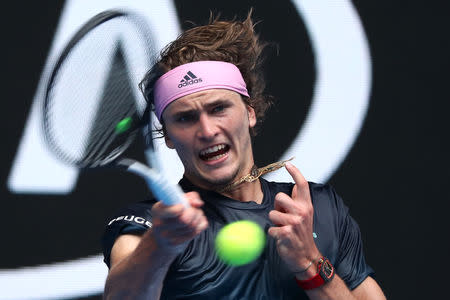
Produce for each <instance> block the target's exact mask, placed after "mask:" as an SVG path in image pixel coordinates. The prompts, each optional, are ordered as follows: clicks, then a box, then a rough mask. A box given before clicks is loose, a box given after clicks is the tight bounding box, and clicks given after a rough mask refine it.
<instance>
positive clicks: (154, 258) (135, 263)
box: [103, 230, 176, 300]
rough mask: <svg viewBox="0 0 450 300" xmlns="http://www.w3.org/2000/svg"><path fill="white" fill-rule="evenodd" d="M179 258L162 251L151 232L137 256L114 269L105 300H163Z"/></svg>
mask: <svg viewBox="0 0 450 300" xmlns="http://www.w3.org/2000/svg"><path fill="white" fill-rule="evenodd" d="M175 256H176V254H173V253H167V251H161V250H160V249H158V245H157V243H156V240H155V239H154V238H153V236H152V232H151V230H149V231H148V232H147V233H146V234H145V235H144V236H143V238H142V240H141V242H140V243H139V245H138V246H137V247H136V249H135V250H134V251H133V253H132V254H131V255H129V256H128V257H126V258H125V259H123V260H122V261H120V263H118V264H117V265H115V266H114V267H112V268H111V270H110V272H109V274H108V277H107V280H106V284H105V291H104V296H103V297H104V299H108V300H109V299H159V298H160V295H161V290H162V286H163V281H164V278H165V276H166V274H167V271H168V269H169V266H170V264H171V262H172V261H173V260H174V258H175Z"/></svg>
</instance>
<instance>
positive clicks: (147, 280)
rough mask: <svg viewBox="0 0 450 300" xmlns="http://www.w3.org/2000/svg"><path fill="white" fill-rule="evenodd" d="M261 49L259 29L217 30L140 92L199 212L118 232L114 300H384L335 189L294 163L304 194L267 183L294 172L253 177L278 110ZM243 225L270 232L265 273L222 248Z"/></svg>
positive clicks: (185, 38) (246, 25) (110, 237)
mask: <svg viewBox="0 0 450 300" xmlns="http://www.w3.org/2000/svg"><path fill="white" fill-rule="evenodd" d="M262 49H263V45H262V43H261V42H259V41H258V38H257V36H256V35H255V33H254V31H253V23H252V21H251V19H250V17H248V18H247V19H246V20H245V21H243V22H239V21H233V22H225V21H217V20H215V21H213V22H211V24H209V25H207V26H200V27H196V28H193V29H191V30H188V31H186V32H185V33H183V34H182V35H181V36H180V37H179V38H178V39H177V40H175V41H174V42H172V43H171V44H170V45H169V46H168V47H167V48H166V49H165V50H164V51H163V53H162V55H161V59H160V61H159V63H158V64H157V65H156V66H155V67H154V68H153V69H152V70H151V71H150V72H149V74H148V75H147V76H146V78H145V79H144V81H143V82H142V85H141V87H142V89H143V92H144V94H145V96H146V98H147V99H148V100H149V102H150V103H151V105H153V106H154V110H155V113H156V116H157V117H158V118H159V120H160V122H161V124H162V125H163V128H162V132H163V135H164V138H165V142H166V144H167V146H168V147H169V148H173V149H175V150H176V151H177V153H178V155H179V157H180V159H181V161H182V163H183V165H184V168H185V172H184V177H183V179H182V180H181V181H180V185H181V186H182V188H183V189H184V190H185V192H186V194H185V196H186V199H187V200H188V201H189V203H190V205H191V207H189V208H186V207H184V206H183V205H181V204H180V205H174V206H165V205H164V204H162V203H161V202H157V201H155V200H151V201H144V202H140V203H137V204H133V205H130V206H129V207H127V208H126V209H124V210H123V211H121V212H120V213H119V214H118V215H117V216H116V217H115V218H113V219H112V220H111V221H110V222H109V224H108V226H107V229H106V233H105V237H104V254H105V262H106V264H107V265H108V267H109V268H110V271H109V275H108V278H107V282H106V287H105V293H104V296H105V298H106V299H308V298H309V299H345V300H349V299H385V297H384V295H383V292H382V291H381V289H380V287H379V286H378V284H377V283H376V282H375V281H374V279H372V276H373V270H372V269H371V268H370V267H369V266H368V265H367V264H366V262H365V259H364V254H363V249H362V242H361V237H360V232H359V228H358V225H357V224H356V223H355V221H354V220H353V219H352V218H351V217H350V216H349V214H348V209H347V207H346V206H345V205H344V204H343V202H342V200H341V198H340V197H339V196H338V195H337V194H336V193H335V192H334V190H333V189H332V188H331V187H329V186H328V185H322V184H315V183H308V182H307V181H306V180H305V179H304V178H303V176H302V174H301V173H300V171H299V170H298V169H297V168H296V167H294V166H293V165H292V164H289V163H286V165H285V167H286V169H287V171H288V172H289V173H290V174H291V176H292V178H293V180H294V181H295V185H294V184H291V183H275V182H268V181H266V180H264V179H262V178H261V177H259V176H260V175H262V174H264V173H267V172H269V171H271V170H273V169H276V168H278V167H280V166H283V165H284V163H283V162H281V163H275V164H274V165H271V166H268V167H263V168H259V169H258V168H256V167H255V166H254V160H253V152H252V143H251V139H252V135H253V134H254V133H255V129H256V127H257V125H258V124H259V123H260V122H261V120H262V117H263V116H264V113H265V111H266V109H267V107H268V106H269V105H268V103H269V101H268V98H267V97H266V96H265V95H264V94H263V90H264V80H263V78H262V75H261V74H262V72H261V70H260V54H261V51H262ZM243 219H245V220H252V221H254V222H256V223H258V224H259V225H260V226H261V227H262V228H264V230H265V231H266V232H267V234H268V240H267V244H266V247H265V248H264V251H263V253H262V255H261V256H260V257H259V258H258V259H256V260H255V261H253V262H251V263H249V264H247V265H244V266H240V267H232V266H228V265H226V264H224V263H223V262H221V261H220V260H219V259H218V258H217V256H216V255H215V250H214V239H215V237H216V235H217V233H218V231H219V230H220V229H221V228H222V227H223V226H224V225H226V224H229V223H231V222H234V221H237V220H243Z"/></svg>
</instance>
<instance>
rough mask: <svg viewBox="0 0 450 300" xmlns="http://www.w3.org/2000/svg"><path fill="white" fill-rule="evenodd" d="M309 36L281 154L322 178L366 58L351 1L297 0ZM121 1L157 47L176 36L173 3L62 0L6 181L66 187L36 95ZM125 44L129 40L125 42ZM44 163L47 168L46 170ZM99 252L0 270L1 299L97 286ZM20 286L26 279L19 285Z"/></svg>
mask: <svg viewBox="0 0 450 300" xmlns="http://www.w3.org/2000/svg"><path fill="white" fill-rule="evenodd" d="M294 4H295V5H296V7H297V10H298V12H299V14H300V15H301V16H302V18H303V20H304V22H305V24H306V27H307V30H308V32H309V35H310V39H311V41H312V46H313V50H314V55H315V58H316V62H317V65H316V73H317V81H316V86H315V87H314V95H313V99H312V105H311V110H310V111H309V112H308V116H307V119H306V122H305V124H304V125H303V127H302V129H301V131H300V132H299V134H298V136H297V137H296V139H295V140H294V141H293V143H292V145H291V146H290V147H289V149H288V150H287V151H286V152H285V154H284V155H283V157H284V158H287V157H290V156H295V157H296V159H295V161H294V164H296V165H298V166H299V167H300V168H301V170H302V172H303V173H304V175H305V176H306V177H307V178H308V179H309V180H312V181H318V182H323V181H326V180H327V179H328V178H329V176H330V175H332V174H333V172H334V171H335V170H336V168H337V167H338V166H339V164H340V163H341V162H342V161H343V159H344V158H345V156H346V155H347V153H348V151H349V149H350V148H351V146H352V145H353V142H354V141H355V139H356V137H357V136H358V134H359V131H360V128H361V125H362V123H363V120H364V117H365V114H366V111H367V107H368V101H369V93H370V86H371V66H370V55H369V51H368V46H367V40H366V38H365V35H364V31H363V28H362V25H361V22H360V20H359V18H358V15H357V12H356V11H355V9H354V7H353V6H352V4H351V1H344V2H340V3H334V1H330V0H328V1H314V0H308V1H299V0H297V1H294ZM116 7H126V8H127V9H131V10H135V11H137V12H139V13H140V14H142V15H144V16H147V17H148V22H149V25H150V27H151V29H152V32H154V33H155V34H156V36H155V37H154V40H155V42H156V47H157V48H161V47H162V46H164V45H165V44H167V43H168V42H170V41H171V40H173V39H174V38H175V37H176V35H177V33H178V31H179V27H178V23H177V16H176V12H175V9H174V7H173V4H172V3H171V2H169V1H168V2H166V1H156V2H154V3H152V5H149V4H148V2H147V1H136V0H135V1H120V0H115V1H113V0H108V1H107V0H104V1H94V2H89V4H87V3H86V2H85V1H82V0H71V1H67V2H66V5H65V7H64V10H63V13H62V15H61V19H60V24H59V25H58V30H57V32H56V35H55V39H54V41H53V45H52V47H51V51H50V54H49V57H48V59H47V63H46V66H45V69H44V72H43V75H42V78H41V81H40V83H39V86H38V90H37V92H36V96H35V99H34V102H33V107H32V109H31V114H30V116H29V118H28V121H27V124H26V126H25V131H24V135H23V138H22V140H21V142H20V145H19V149H18V152H17V155H16V158H15V161H14V164H13V167H12V170H11V173H10V177H9V180H8V186H9V188H10V190H11V191H12V192H16V193H33V194H36V193H40V192H45V193H57V194H58V193H59V194H64V193H68V192H70V191H71V190H72V189H73V188H74V186H75V184H76V180H77V176H78V171H77V170H74V169H72V168H69V167H66V166H64V165H62V164H61V163H60V162H59V161H56V160H55V159H54V158H53V157H52V156H51V154H49V153H48V152H47V150H46V149H45V146H44V145H43V143H42V139H41V136H40V126H39V124H40V119H39V110H38V107H39V98H40V97H41V94H42V91H43V87H44V86H45V82H46V76H48V71H49V70H50V69H51V66H52V63H53V62H54V60H55V58H56V57H57V54H58V53H59V51H61V49H63V48H64V46H65V44H66V42H67V41H68V39H69V38H70V37H71V36H72V34H73V33H74V32H75V31H76V30H77V29H78V28H79V26H81V24H83V23H84V22H85V21H87V20H88V19H89V18H90V17H92V16H94V15H95V14H97V13H99V12H101V11H103V10H107V9H111V8H116ZM124 47H126V45H124ZM160 142H161V144H160V145H159V146H158V152H159V153H158V155H159V157H160V158H161V159H163V158H164V161H165V162H170V164H166V163H165V164H163V169H164V171H165V172H166V173H167V175H168V176H169V177H170V178H173V181H174V182H176V181H178V179H179V178H180V177H181V175H182V172H183V171H182V166H181V163H180V162H179V160H178V158H177V156H176V153H175V152H174V151H169V150H168V149H167V148H166V147H165V146H164V145H163V141H162V139H161V141H160ZM43 170H46V171H45V174H44V173H43ZM285 173H286V172H277V173H276V174H273V175H271V176H269V179H271V180H283V181H291V178H290V177H289V176H288V175H287V174H285ZM106 272H107V270H106V267H105V266H104V265H103V263H102V257H101V256H100V255H99V256H95V257H88V258H80V259H78V260H75V261H70V262H63V263H54V264H50V265H45V266H38V267H29V268H21V269H17V270H0V290H1V291H2V296H3V297H4V298H5V299H61V298H70V297H82V296H87V295H91V294H96V293H101V292H102V290H103V286H104V280H105V277H106ZM23 287H27V288H26V289H24V288H23Z"/></svg>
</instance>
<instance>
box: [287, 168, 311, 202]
mask: <svg viewBox="0 0 450 300" xmlns="http://www.w3.org/2000/svg"><path fill="white" fill-rule="evenodd" d="M285 167H286V170H287V171H288V172H289V174H290V175H291V176H292V179H294V182H295V185H296V186H294V189H293V190H292V198H293V199H294V201H297V200H309V201H311V199H310V194H309V184H308V181H307V180H306V179H305V177H303V175H302V173H301V172H300V170H299V169H297V167H295V166H294V165H293V164H291V163H289V162H287V163H286V165H285Z"/></svg>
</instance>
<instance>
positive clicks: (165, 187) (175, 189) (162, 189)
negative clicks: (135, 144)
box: [120, 159, 190, 207]
mask: <svg viewBox="0 0 450 300" xmlns="http://www.w3.org/2000/svg"><path fill="white" fill-rule="evenodd" d="M120 165H122V166H126V167H127V170H128V171H130V172H133V173H135V174H137V175H139V176H141V177H142V178H144V179H145V181H146V182H147V185H148V187H149V188H150V190H151V191H152V193H153V196H155V198H156V199H158V200H159V201H162V203H164V204H165V205H175V204H180V203H181V204H183V205H184V206H185V207H189V206H190V205H189V203H188V202H187V200H186V198H185V197H184V192H183V190H182V189H181V187H180V186H179V185H178V184H172V183H170V182H169V180H168V179H167V178H166V177H165V176H164V175H162V174H161V173H158V172H155V171H154V170H152V169H150V168H149V167H147V166H146V165H144V164H142V163H140V162H138V161H131V160H128V159H123V160H122V161H121V163H120Z"/></svg>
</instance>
